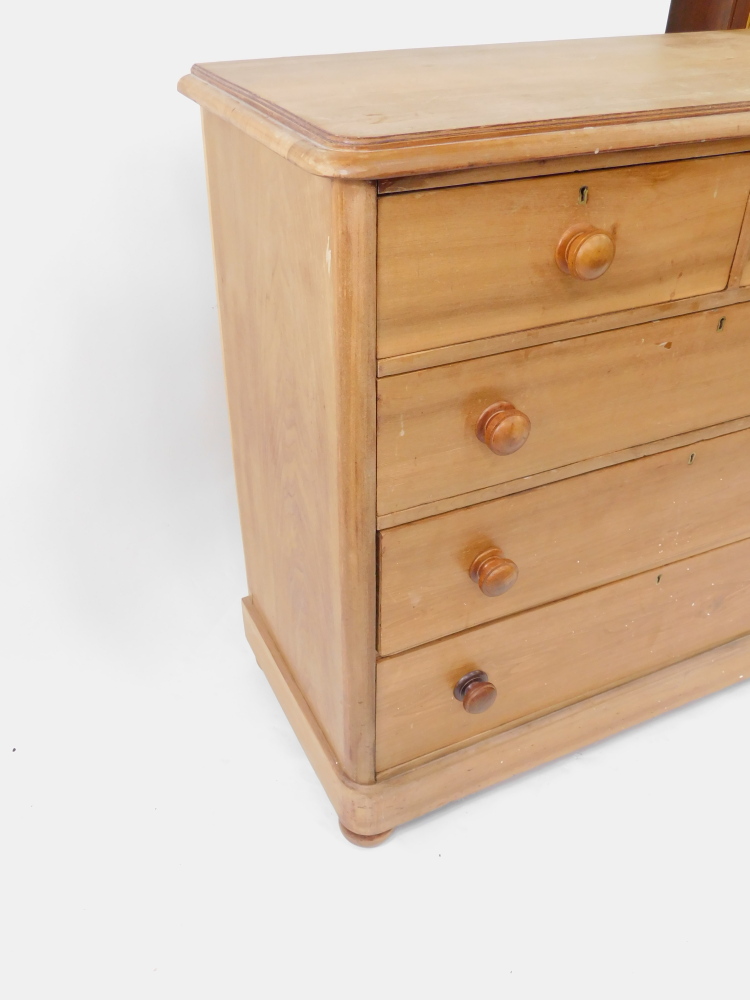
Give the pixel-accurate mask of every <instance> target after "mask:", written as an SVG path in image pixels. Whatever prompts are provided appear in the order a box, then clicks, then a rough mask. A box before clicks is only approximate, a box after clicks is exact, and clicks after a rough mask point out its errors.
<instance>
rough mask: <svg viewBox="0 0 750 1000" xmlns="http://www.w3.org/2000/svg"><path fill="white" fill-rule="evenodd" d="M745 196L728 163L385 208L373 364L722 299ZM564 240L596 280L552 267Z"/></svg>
mask: <svg viewBox="0 0 750 1000" xmlns="http://www.w3.org/2000/svg"><path fill="white" fill-rule="evenodd" d="M748 189H750V155H748V154H735V155H730V156H715V157H714V156H712V157H706V158H702V159H695V160H680V161H673V162H671V163H654V164H649V165H641V166H632V167H622V168H618V169H612V170H591V171H586V172H583V173H570V174H559V175H556V176H552V177H535V178H527V179H523V180H515V181H502V182H496V183H492V184H469V185H465V186H462V187H454V188H442V189H439V190H434V191H418V192H413V193H409V194H398V195H389V196H388V197H385V198H381V199H379V203H378V353H379V356H380V357H392V356H393V355H397V354H406V353H409V352H412V351H422V350H425V349H428V348H432V347H439V346H443V345H446V344H454V343H460V342H463V341H470V340H475V339H477V338H481V337H489V336H494V335H495V334H500V333H507V332H509V331H511V330H524V329H528V328H530V327H536V326H545V325H547V324H549V323H558V322H563V321H566V320H572V319H578V318H581V317H583V316H594V315H597V314H600V313H607V312H613V311H616V310H620V309H630V308H633V307H635V306H644V305H648V304H651V303H656V302H665V301H670V300H672V299H680V298H687V297H688V296H691V295H698V294H701V293H705V292H713V291H719V290H720V289H722V288H724V287H725V285H726V282H727V278H728V276H729V269H730V267H731V264H732V259H733V255H734V251H735V248H736V245H737V238H738V235H739V231H740V226H741V223H742V217H743V212H744V209H745V205H746V203H747V197H748ZM573 230H581V231H582V232H583V231H591V232H593V233H596V232H598V233H599V234H600V235H599V236H598V237H596V238H595V239H594V240H593V242H592V243H591V245H590V246H589V251H588V253H587V252H586V250H585V248H584V251H583V255H582V256H581V252H580V245H578V244H575V245H574V247H578V251H579V252H578V259H579V261H580V260H581V259H583V258H584V257H585V258H587V262H588V263H589V264H590V263H591V259H592V252H593V255H594V256H597V254H598V252H599V251H600V250H601V247H599V246H597V239H599V240H601V239H603V240H604V241H605V244H606V247H607V248H608V253H609V254H611V253H612V252H613V253H614V257H613V258H612V259H611V264H610V266H609V269H608V270H607V271H606V272H605V273H602V274H601V275H600V276H598V277H594V278H592V277H591V276H592V274H596V273H597V269H596V268H595V269H594V270H593V271H592V270H591V269H590V268H589V269H588V270H587V269H586V268H584V269H583V270H582V269H581V268H580V267H573V270H572V271H571V270H570V269H568V271H567V273H565V272H564V271H563V270H561V268H560V266H558V263H557V259H558V257H559V256H560V252H559V249H558V248H561V247H563V246H565V247H567V248H568V255H567V256H566V255H564V256H565V260H566V261H570V260H571V258H570V256H569V252H570V249H571V247H570V243H569V239H568V237H569V235H570V234H571V233H572V232H573ZM608 259H609V258H608ZM576 275H579V276H578V277H577V276H576ZM580 275H583V276H580Z"/></svg>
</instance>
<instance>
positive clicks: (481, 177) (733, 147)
mask: <svg viewBox="0 0 750 1000" xmlns="http://www.w3.org/2000/svg"><path fill="white" fill-rule="evenodd" d="M748 150H750V141H748V139H747V138H744V137H742V138H738V139H725V140H723V141H718V142H712V143H709V144H707V143H705V142H693V143H681V144H679V145H674V146H658V147H657V148H656V149H623V150H617V151H615V152H609V153H605V152H599V153H593V154H591V155H589V156H563V157H555V158H554V159H553V158H550V159H546V160H531V161H527V162H523V161H521V162H518V163H502V164H499V165H497V166H491V167H474V168H469V167H467V168H466V169H465V170H448V171H445V172H443V173H437V174H413V175H411V174H410V175H408V176H406V177H387V178H385V179H383V180H379V181H378V182H377V183H378V194H381V195H384V194H399V193H402V192H404V191H425V190H427V189H429V188H441V187H458V186H460V185H463V184H486V183H487V182H488V181H508V180H515V179H516V178H519V177H545V176H547V175H548V174H559V173H569V172H570V173H572V172H574V171H578V170H603V169H606V168H609V167H628V166H631V164H634V163H664V162H666V161H667V160H692V159H695V158H696V157H703V156H723V155H724V154H726V153H744V152H747V151H748Z"/></svg>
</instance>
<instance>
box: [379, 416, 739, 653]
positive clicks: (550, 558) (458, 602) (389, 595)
mask: <svg viewBox="0 0 750 1000" xmlns="http://www.w3.org/2000/svg"><path fill="white" fill-rule="evenodd" d="M748 537H750V430H745V431H740V432H738V433H735V434H728V435H726V436H724V437H720V438H714V439H713V440H710V441H701V442H699V443H698V444H694V445H690V446H689V447H685V448H677V449H674V450H672V451H668V452H662V453H661V454H657V455H651V456H650V457H648V458H642V459H639V460H637V461H634V462H625V463H623V464H621V465H616V466H612V467H610V468H607V469H601V470H600V471H598V472H591V473H589V474H588V475H584V476H576V477H574V478H572V479H566V480H563V481H561V482H557V483H551V484H550V485H548V486H540V487H538V488H537V489H533V490H528V491H527V492H524V493H517V494H515V495H513V496H508V497H503V498H502V499H499V500H493V501H491V502H489V503H483V504H477V505H476V506H473V507H467V508H464V509H463V510H455V511H452V512H451V513H449V514H442V515H440V516H438V517H429V518H425V519H424V520H421V521H415V522H413V523H412V524H405V525H401V526H400V527H397V528H390V529H388V530H387V531H383V532H381V535H380V574H379V578H380V645H379V648H380V652H381V653H382V654H383V655H388V654H391V653H395V652H398V651H400V650H403V649H408V648H409V647H411V646H416V645H418V644H420V643H423V642H428V641H430V640H432V639H437V638H440V637H442V636H444V635H450V634H452V633H454V632H459V631H461V630H462V629H466V628H469V627H471V626H474V625H479V624H482V623H483V622H488V621H492V620H493V619H496V618H501V617H503V616H505V615H510V614H515V613H516V612H518V611H523V610H525V609H527V608H531V607H535V606H537V605H540V604H544V603H546V602H548V601H555V600H558V599H559V598H562V597H567V596H568V595H570V594H575V593H579V592H581V591H584V590H589V589H591V588H592V587H598V586H601V585H602V584H605V583H610V582H611V581H613V580H618V579H621V578H623V577H627V576H633V575H634V574H636V573H640V572H642V571H643V570H646V569H650V568H653V567H657V566H661V565H663V564H664V563H665V562H673V561H675V560H677V559H683V558H685V557H687V556H692V555H696V554H697V553H699V552H705V551H707V550H709V549H713V548H716V547H717V546H720V545H726V544H728V543H729V542H735V541H738V540H740V539H742V538H748Z"/></svg>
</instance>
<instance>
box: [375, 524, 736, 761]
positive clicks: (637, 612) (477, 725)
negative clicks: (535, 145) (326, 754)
mask: <svg viewBox="0 0 750 1000" xmlns="http://www.w3.org/2000/svg"><path fill="white" fill-rule="evenodd" d="M748 559H750V540H745V541H741V542H738V543H736V544H734V545H729V546H726V547H724V548H721V549H716V550H714V551H712V552H708V553H705V554H703V555H700V556H696V557H695V558H693V559H688V560H684V561H682V562H678V563H673V564H671V565H669V566H664V567H663V568H660V569H659V570H658V572H657V571H651V572H648V573H643V574H640V575H639V576H634V577H631V578H630V579H627V580H622V581H620V582H618V583H612V584H609V585H608V586H606V587H600V588H599V589H597V590H593V591H589V592H587V593H585V594H580V595H577V596H575V597H569V598H567V599H566V600H564V601H558V602H557V603H555V604H550V605H546V606H545V607H543V608H537V609H534V610H532V611H526V612H524V613H522V614H519V615H516V616H514V617H512V618H506V619H504V620H502V621H500V622H496V623H494V624H492V625H484V626H482V627H480V628H477V629H472V630H470V631H468V632H463V633H461V634H460V635H457V636H453V637H452V638H449V639H442V640H440V641H439V642H436V643H432V644H430V645H428V646H422V647H420V648H419V649H415V650H412V651H410V652H407V653H401V654H399V655H398V656H393V657H389V658H388V659H384V660H381V661H380V662H379V664H378V683H377V753H376V766H377V770H378V772H380V771H384V770H386V769H389V768H393V767H395V766H397V765H400V764H403V763H405V762H408V761H411V760H414V759H415V758H418V757H421V756H422V755H424V754H427V753H431V752H433V751H436V750H440V749H447V748H448V747H451V746H454V745H456V744H460V743H462V742H464V741H465V740H468V739H471V738H472V737H476V736H478V735H479V734H483V733H489V732H491V731H493V730H496V729H498V728H500V727H502V726H510V725H518V724H519V723H520V722H523V721H525V720H528V719H531V718H534V717H536V716H539V715H542V714H544V713H548V712H552V711H554V710H556V709H559V708H562V707H564V706H565V705H568V704H571V703H572V702H575V701H579V700H581V699H583V698H586V697H590V696H591V695H594V694H597V693H598V692H600V691H604V690H607V689H609V688H613V687H616V686H617V685H620V684H624V683H626V682H627V681H629V680H632V679H634V678H636V677H639V676H643V675H645V674H648V673H650V672H652V671H654V670H658V669H659V668H661V667H664V666H667V665H668V664H669V663H673V662H675V661H677V660H680V659H683V658H686V657H689V656H691V655H694V654H696V653H699V652H702V651H703V650H706V649H710V648H711V647H713V646H716V645H719V644H720V643H723V642H728V641H731V640H732V639H735V638H737V637H739V636H741V635H744V634H746V633H748V632H750V576H748V573H747V565H748ZM469 670H483V671H484V672H485V673H486V674H487V675H488V678H489V681H490V682H491V683H492V684H494V685H495V687H496V688H497V692H498V693H497V700H496V701H495V703H494V705H493V706H492V707H491V708H489V709H488V710H487V711H486V712H484V713H482V715H481V716H473V715H469V714H468V713H466V712H464V711H463V710H462V708H461V705H460V704H458V703H457V702H456V699H455V698H454V696H453V688H454V686H455V684H456V683H457V681H458V680H459V679H460V678H461V677H462V676H463V675H464V674H465V673H467V671H469Z"/></svg>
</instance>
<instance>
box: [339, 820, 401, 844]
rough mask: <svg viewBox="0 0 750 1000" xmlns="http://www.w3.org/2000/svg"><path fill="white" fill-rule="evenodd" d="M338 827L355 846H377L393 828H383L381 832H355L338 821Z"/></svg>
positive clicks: (386, 837)
mask: <svg viewBox="0 0 750 1000" xmlns="http://www.w3.org/2000/svg"><path fill="white" fill-rule="evenodd" d="M339 829H340V830H341V832H342V833H343V835H344V836H345V837H346V839H347V840H348V841H349V843H350V844H355V845H356V846H357V847H378V845H379V844H382V843H383V841H384V840H387V839H388V838H389V837H390V835H391V834H392V833H393V830H383V832H382V833H371V834H361V833H355V832H354V830H349V829H348V828H347V827H345V826H344V824H343V823H339Z"/></svg>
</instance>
